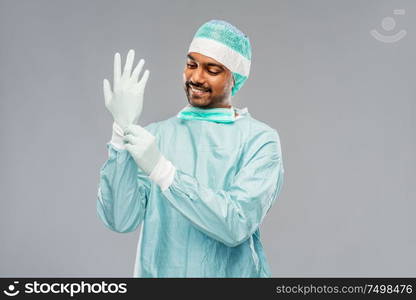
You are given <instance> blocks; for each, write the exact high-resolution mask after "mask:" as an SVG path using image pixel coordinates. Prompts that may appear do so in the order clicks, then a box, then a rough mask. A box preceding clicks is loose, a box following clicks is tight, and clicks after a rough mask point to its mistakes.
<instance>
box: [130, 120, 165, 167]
mask: <svg viewBox="0 0 416 300" xmlns="http://www.w3.org/2000/svg"><path fill="white" fill-rule="evenodd" d="M123 141H124V146H125V147H126V150H127V151H129V153H130V155H131V156H132V157H133V159H134V161H135V162H136V164H137V166H138V167H140V168H141V169H142V170H143V171H144V172H145V173H146V174H147V175H150V173H151V172H152V171H153V169H154V168H155V166H156V164H157V163H158V162H159V160H160V158H161V156H162V154H161V153H160V152H159V149H158V147H157V145H156V138H155V136H154V135H152V134H151V133H150V132H149V131H147V130H146V129H144V128H143V127H141V126H140V125H130V126H129V127H127V128H126V129H125V130H124V138H123Z"/></svg>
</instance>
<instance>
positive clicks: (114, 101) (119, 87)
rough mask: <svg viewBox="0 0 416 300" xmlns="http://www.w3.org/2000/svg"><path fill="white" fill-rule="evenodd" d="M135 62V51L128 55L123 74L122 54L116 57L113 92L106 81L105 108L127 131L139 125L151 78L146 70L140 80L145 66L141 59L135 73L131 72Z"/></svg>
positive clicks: (117, 54) (104, 85) (105, 80)
mask: <svg viewBox="0 0 416 300" xmlns="http://www.w3.org/2000/svg"><path fill="white" fill-rule="evenodd" d="M133 61H134V50H132V49H131V50H130V51H129V52H128V54H127V60H126V64H125V66H124V70H123V74H121V58H120V53H116V54H115V56H114V89H113V91H111V87H110V83H109V81H108V80H107V79H104V82H103V88H104V99H105V106H106V107H107V109H108V110H109V111H110V113H111V114H112V116H113V119H114V122H116V123H117V124H118V125H120V126H121V128H123V129H125V128H126V127H127V126H129V125H131V124H137V122H138V120H139V117H140V114H141V113H142V109H143V94H144V88H145V87H146V83H147V79H148V78H149V73H150V72H149V70H146V71H145V72H144V74H143V76H142V78H141V79H140V81H138V78H139V73H140V71H141V70H142V67H143V65H144V59H141V60H140V61H139V63H138V64H137V66H136V67H135V69H134V70H133V73H132V72H131V70H132V67H133Z"/></svg>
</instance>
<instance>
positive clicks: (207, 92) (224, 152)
mask: <svg viewBox="0 0 416 300" xmlns="http://www.w3.org/2000/svg"><path fill="white" fill-rule="evenodd" d="M186 60H187V61H186V66H185V69H184V72H183V82H184V89H185V93H186V96H187V99H188V103H187V105H186V106H185V107H184V108H183V109H182V110H181V111H180V112H179V113H178V114H177V115H175V116H173V117H171V118H169V119H167V120H164V121H160V122H154V123H150V124H149V125H147V126H145V127H141V126H139V125H137V124H138V120H139V117H140V114H141V111H142V105H143V95H144V89H145V85H146V82H147V79H148V77H149V71H148V70H146V71H145V72H144V73H143V76H142V77H141V78H140V79H139V74H140V72H141V69H142V67H143V64H144V60H143V59H142V60H140V62H139V63H138V64H137V66H136V67H135V68H134V69H133V61H134V51H133V50H130V51H129V53H128V55H127V59H126V63H125V66H124V68H123V72H121V58H120V54H118V53H117V54H116V55H115V58H114V83H113V89H111V86H110V83H109V81H108V80H106V79H105V80H104V98H105V105H106V107H107V109H108V110H109V111H110V113H111V114H112V116H113V119H114V123H113V134H112V138H111V141H110V142H109V143H108V144H107V148H108V152H109V157H108V160H107V161H106V162H105V163H104V165H103V166H102V168H101V170H100V180H99V188H98V199H97V213H98V216H99V218H100V219H101V220H102V221H103V223H104V224H105V226H107V227H108V228H109V229H111V230H113V231H116V232H121V233H124V232H132V231H134V230H136V229H137V228H138V226H139V225H141V232H140V236H139V242H138V247H137V256H136V262H135V267H134V275H133V276H134V277H270V276H271V271H270V267H269V265H268V263H267V259H266V255H265V253H264V250H263V247H262V243H261V240H260V232H259V226H260V224H261V222H262V221H263V219H264V217H265V216H266V213H267V212H268V211H269V209H270V207H271V206H272V204H273V203H274V202H275V199H276V198H277V196H278V194H279V192H280V190H281V187H282V183H283V174H284V169H283V162H282V152H281V147H280V140H279V135H278V133H277V131H276V130H275V129H273V128H271V127H269V126H268V125H266V124H265V123H263V122H260V121H258V120H256V119H254V118H253V117H251V115H250V114H249V112H248V110H247V108H245V109H239V108H236V107H234V106H233V105H232V103H231V96H233V95H235V93H236V92H237V91H238V90H239V89H240V88H241V86H242V85H243V84H244V82H245V81H246V79H247V78H248V75H249V70H250V63H251V46H250V42H249V39H248V37H247V36H246V35H245V34H243V33H242V32H241V31H240V30H238V29H237V28H236V27H234V26H233V25H231V24H229V23H227V22H225V21H220V20H211V21H209V22H207V23H205V24H203V25H202V26H201V27H200V28H199V29H198V31H197V32H196V34H195V36H194V38H193V40H192V42H191V45H190V47H189V51H188V53H187V57H186ZM253 101H254V100H253ZM256 101H259V99H256Z"/></svg>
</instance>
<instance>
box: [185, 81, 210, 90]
mask: <svg viewBox="0 0 416 300" xmlns="http://www.w3.org/2000/svg"><path fill="white" fill-rule="evenodd" d="M185 84H186V86H187V87H189V86H193V87H196V88H199V89H203V90H205V91H206V92H211V89H210V88H207V87H205V86H204V85H202V84H200V83H194V82H192V81H186V82H185Z"/></svg>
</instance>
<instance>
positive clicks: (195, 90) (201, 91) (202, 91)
mask: <svg viewBox="0 0 416 300" xmlns="http://www.w3.org/2000/svg"><path fill="white" fill-rule="evenodd" d="M191 90H192V91H194V92H197V93H205V92H206V91H204V90H199V89H197V88H194V87H193V86H191Z"/></svg>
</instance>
